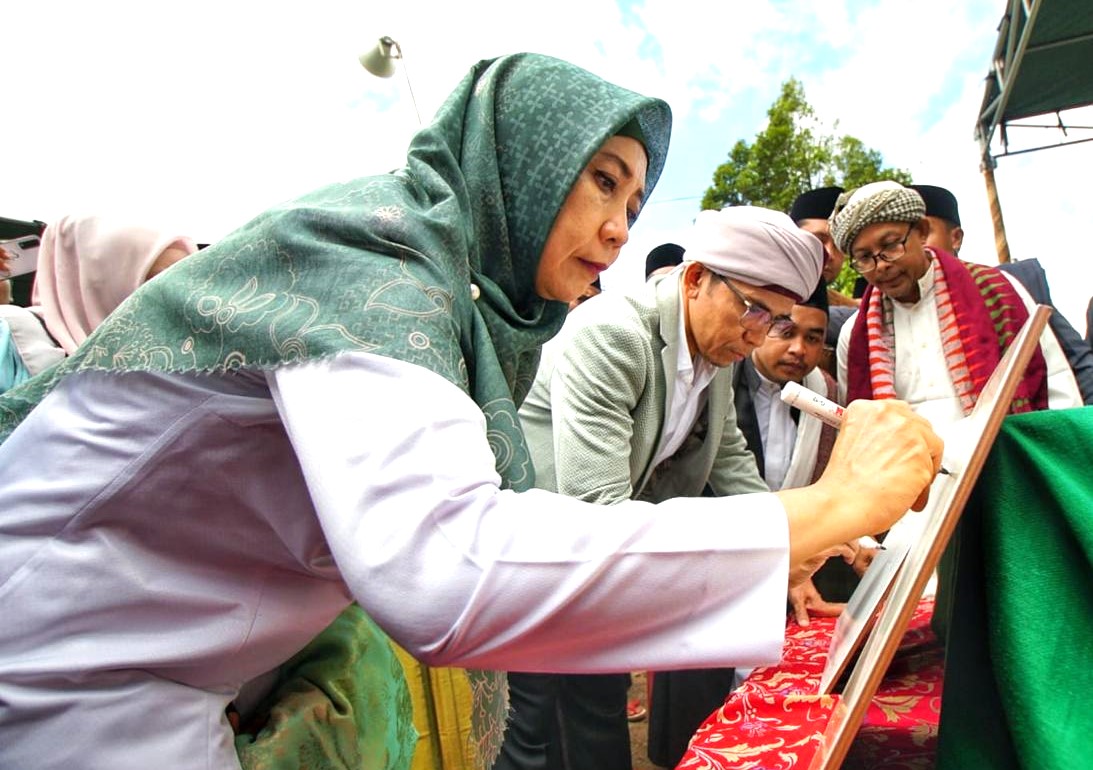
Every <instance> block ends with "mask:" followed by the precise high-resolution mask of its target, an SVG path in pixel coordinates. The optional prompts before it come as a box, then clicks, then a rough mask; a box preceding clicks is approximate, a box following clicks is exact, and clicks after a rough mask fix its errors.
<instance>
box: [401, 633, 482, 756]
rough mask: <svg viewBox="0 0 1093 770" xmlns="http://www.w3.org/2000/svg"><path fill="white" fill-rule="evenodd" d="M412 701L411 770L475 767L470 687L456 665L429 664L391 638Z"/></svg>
mask: <svg viewBox="0 0 1093 770" xmlns="http://www.w3.org/2000/svg"><path fill="white" fill-rule="evenodd" d="M391 647H392V648H393V649H394V650H395V653H396V654H397V655H398V659H399V661H400V662H401V663H402V668H403V671H405V672H406V683H407V685H409V687H410V697H411V699H412V700H413V704H414V727H415V728H417V732H418V742H417V749H416V751H415V752H414V761H413V764H412V765H411V766H410V767H411V770H474V768H475V765H474V748H473V745H472V741H471V710H472V708H471V687H470V684H469V682H468V681H467V675H466V673H465V672H464V671H463V669H459V668H430V667H429V666H426V665H424V664H422V663H419V662H418V661H417V660H415V659H414V658H413V656H411V655H410V653H408V652H406V651H405V650H403V649H402V648H401V647H399V646H398V645H397V644H395V643H394V642H391Z"/></svg>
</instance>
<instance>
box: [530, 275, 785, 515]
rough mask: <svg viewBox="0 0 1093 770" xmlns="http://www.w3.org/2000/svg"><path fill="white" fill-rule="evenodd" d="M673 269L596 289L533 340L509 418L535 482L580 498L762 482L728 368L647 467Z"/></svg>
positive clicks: (663, 384) (667, 343) (673, 293)
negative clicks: (515, 422)
mask: <svg viewBox="0 0 1093 770" xmlns="http://www.w3.org/2000/svg"><path fill="white" fill-rule="evenodd" d="M679 324H680V298H679V278H678V274H675V273H672V274H669V275H667V276H665V277H664V278H662V279H660V280H654V281H653V282H651V283H649V284H646V285H645V286H644V287H642V289H641V290H639V291H638V292H636V293H634V294H632V295H629V296H628V295H625V294H621V293H611V292H606V293H604V294H601V295H599V296H598V297H595V298H593V299H591V300H588V301H586V302H584V303H583V304H582V305H580V306H579V307H578V308H577V309H576V310H574V311H573V312H572V313H570V316H569V318H568V319H567V320H566V323H565V326H564V327H563V329H562V331H561V332H560V333H559V335H558V337H556V338H555V339H554V340H551V342H550V343H548V344H547V346H546V347H545V348H544V350H543V358H542V361H541V362H540V365H539V371H538V373H537V375H536V378H535V383H534V384H533V385H532V388H531V392H530V393H529V394H528V397H527V399H526V400H525V401H524V403H523V405H522V406H521V408H520V419H521V423H522V425H523V428H524V433H525V435H526V436H527V440H528V445H529V447H530V450H531V456H532V460H533V462H534V464H535V474H536V483H535V485H536V486H537V487H540V488H542V489H549V490H553V491H557V492H561V493H563V494H566V495H570V496H572V497H578V498H581V499H583V500H587V501H590V502H596V503H603V504H612V503H618V502H621V501H623V500H629V499H631V498H640V499H643V500H650V501H653V502H659V501H661V500H667V499H669V498H672V497H684V496H686V497H693V496H697V495H701V494H702V491H703V489H704V487H705V486H706V484H707V483H709V485H710V487H711V489H712V490H713V492H714V493H715V494H717V495H731V494H743V493H747V492H765V491H767V487H766V485H765V484H764V482H763V480H762V478H761V477H760V476H759V473H758V470H757V469H756V467H755V458H754V457H753V456H752V454H751V452H749V451H748V449H747V445H746V442H745V441H744V436H743V435H742V434H741V433H740V430H739V429H738V428H737V426H736V411H735V407H734V406H733V392H732V370H731V369H728V368H726V369H723V370H721V371H720V372H718V373H717V375H716V376H715V377H714V379H713V381H712V382H711V383H710V385H709V388H708V398H707V402H706V407H705V409H703V410H701V411H700V413H699V416H698V419H697V420H696V422H695V426H694V428H693V429H692V431H691V434H690V435H689V436H688V437H687V439H686V440H685V441H684V442H683V444H682V446H681V447H680V448H679V450H677V452H676V453H675V454H674V455H673V456H672V457H670V458H668V459H667V460H665V461H664V462H663V463H661V464H660V466H659V467H658V468H656V469H654V468H653V467H652V462H653V457H654V454H655V453H656V449H657V446H658V445H659V443H660V438H661V433H662V431H663V429H664V415H665V414H666V411H667V408H668V401H669V399H670V398H671V397H672V392H673V384H674V382H675V377H676V370H677V366H676V361H677V359H678V354H679V340H680V329H679Z"/></svg>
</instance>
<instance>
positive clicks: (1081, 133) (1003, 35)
mask: <svg viewBox="0 0 1093 770" xmlns="http://www.w3.org/2000/svg"><path fill="white" fill-rule="evenodd" d="M1090 104H1093V2H1090V0H1007V3H1006V12H1005V14H1004V15H1003V16H1002V21H1001V23H1000V24H999V26H998V42H997V44H996V45H995V49H994V56H993V57H992V59H991V69H990V72H989V74H988V75H987V81H986V89H985V93H984V94H983V106H982V107H981V108H980V112H979V120H978V122H977V125H976V139H977V140H978V141H979V144H980V147H981V148H982V151H983V157H984V158H985V159H986V158H992V157H1000V156H1002V155H1013V154H1017V153H1018V152H1030V151H1032V150H1038V149H1045V148H1047V147H1056V146H1060V145H1064V144H1076V143H1078V142H1085V141H1091V140H1093V134H1091V132H1093V127H1091V126H1076V125H1069V126H1068V125H1066V119H1065V118H1064V116H1062V115H1060V114H1059V113H1060V112H1062V111H1064V110H1070V109H1074V108H1078V107H1084V106H1087V105H1090ZM1052 113H1054V115H1051V114H1052ZM1041 115H1051V116H1052V118H1053V121H1052V123H1051V124H1049V126H1051V127H1055V128H1058V129H1060V132H1059V133H1055V132H1050V133H1048V132H1045V131H1044V130H1043V129H1044V128H1045V127H1046V126H1044V125H1043V124H1040V125H1028V124H1024V125H1022V124H1020V123H1015V121H1019V120H1022V119H1027V118H1031V117H1035V116H1041ZM1021 127H1026V128H1034V129H1037V134H1036V135H1037V136H1044V135H1048V136H1051V137H1052V138H1053V139H1057V138H1059V137H1062V138H1061V140H1059V141H1054V140H1053V141H1050V142H1048V143H1046V144H1044V143H1040V144H1039V146H1032V147H1029V148H1027V149H1021V150H1011V149H1010V133H1011V129H1014V128H1021ZM996 131H998V132H1000V134H1001V136H1000V137H998V138H999V139H1000V142H999V144H1000V145H1001V150H1000V151H995V152H992V151H991V148H992V141H993V140H994V139H995V133H996ZM1034 144H1035V143H1034Z"/></svg>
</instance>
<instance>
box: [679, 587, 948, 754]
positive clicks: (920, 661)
mask: <svg viewBox="0 0 1093 770" xmlns="http://www.w3.org/2000/svg"><path fill="white" fill-rule="evenodd" d="M933 610H934V603H933V599H932V598H930V599H923V600H922V602H920V603H919V606H918V608H917V609H916V610H915V614H914V616H913V617H912V619H911V624H910V626H909V627H908V630H907V633H906V634H905V635H904V638H903V642H902V643H901V645H900V648H899V651H898V652H897V653H896V657H895V659H894V660H893V661H892V665H891V666H890V667H889V670H888V674H887V675H886V676H885V678H884V681H883V682H882V684H881V686H880V689H879V690H878V692H877V695H876V697H874V699H873V702H872V703H871V704H870V706H869V710H868V712H867V713H866V716H865V722H864V723H863V725H862V727H861V730H860V731H859V732H858V736H857V738H855V740H854V745H853V747H852V748H851V750H850V753H849V755H848V756H847V758H846V760H845V761H844V762H843V767H844V768H862V770H865V768H868V769H869V770H919V769H922V770H925V768H932V767H933V763H934V753H935V750H936V747H937V725H938V718H939V715H940V713H941V687H942V670H943V651H942V649H941V646H940V645H939V644H938V643H937V641H936V640H935V639H934V636H933V633H932V632H931V631H930V616H931V615H932V614H933ZM834 628H835V619H834V618H813V619H812V622H811V624H810V625H809V627H808V628H801V627H800V626H798V625H797V624H796V623H795V622H793V621H792V620H791V621H789V624H788V626H787V628H786V642H785V648H784V651H783V654H782V662H781V663H779V664H778V665H777V666H767V667H764V668H757V669H755V671H753V672H752V674H751V676H749V677H748V679H747V681H746V682H744V684H743V685H741V687H740V688H739V689H738V690H736V692H734V693H733V694H732V695H731V696H730V697H729V698H728V700H726V702H725V705H724V706H722V707H721V708H720V709H718V710H717V711H715V712H714V713H713V714H711V715H710V717H709V719H707V720H706V722H705V723H704V724H703V725H702V726H701V727H700V728H699V729H698V731H697V732H696V733H695V736H694V738H693V739H692V740H691V746H690V748H689V749H688V750H687V753H686V754H684V755H683V759H682V760H681V761H680V763H679V765H677V768H679V769H680V770H682V769H683V768H686V770H782V769H783V768H785V769H787V770H788V769H789V768H802V767H808V764H809V762H810V761H811V759H812V756H813V754H815V752H816V750H817V748H818V747H819V741H820V738H821V736H822V735H823V733H824V729H825V728H826V727H827V721H828V718H829V717H830V716H831V711H832V709H833V708H834V706H835V704H836V703H837V702H838V698H839V696H838V695H816V694H815V693H816V692H817V690H818V688H819V684H820V676H821V675H822V674H823V670H824V663H825V662H826V659H827V649H828V646H829V644H830V642H831V634H832V631H833V630H834Z"/></svg>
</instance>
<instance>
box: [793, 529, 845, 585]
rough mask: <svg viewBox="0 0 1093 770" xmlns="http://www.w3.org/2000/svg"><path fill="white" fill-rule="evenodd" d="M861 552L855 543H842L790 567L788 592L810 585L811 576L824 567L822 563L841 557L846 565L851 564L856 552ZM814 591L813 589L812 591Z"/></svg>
mask: <svg viewBox="0 0 1093 770" xmlns="http://www.w3.org/2000/svg"><path fill="white" fill-rule="evenodd" d="M859 550H861V546H859V545H858V543H857V541H856V540H855V541H851V542H849V543H842V544H840V545H837V546H835V547H834V548H828V549H827V550H825V551H821V552H820V553H818V554H816V555H815V556H813V557H812V558H810V559H805V560H804V561H803V562H801V563H800V564H797V565H796V566H793V567H790V570H789V590H790V593H791V594H792V593H793V589H795V588H799V587H800V586H802V585H804V584H805V583H809V584H811V582H812V576H813V575H814V574H816V570H818V569H819V568H820V567H822V566H824V562H825V561H827V560H828V559H830V558H831V557H832V556H841V557H842V560H843V561H845V562H846V563H847V564H853V563H854V560H855V559H856V558H857V556H858V551H859ZM814 590H815V589H814Z"/></svg>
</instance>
